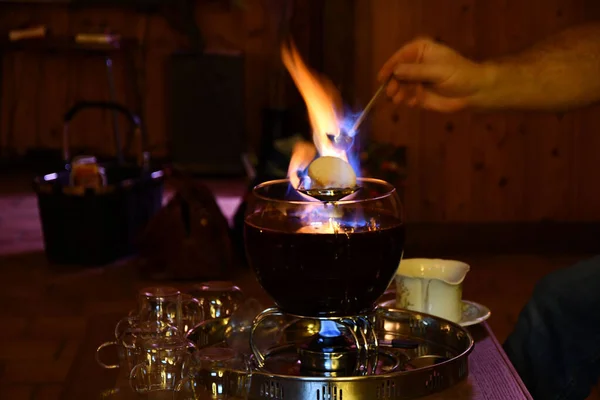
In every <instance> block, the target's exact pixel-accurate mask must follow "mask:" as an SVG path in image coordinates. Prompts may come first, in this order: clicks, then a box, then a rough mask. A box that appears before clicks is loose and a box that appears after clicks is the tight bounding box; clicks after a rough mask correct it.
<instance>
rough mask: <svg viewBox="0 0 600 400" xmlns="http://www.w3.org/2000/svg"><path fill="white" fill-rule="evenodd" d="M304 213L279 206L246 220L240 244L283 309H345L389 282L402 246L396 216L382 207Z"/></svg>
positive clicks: (337, 312)
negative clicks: (290, 212)
mask: <svg viewBox="0 0 600 400" xmlns="http://www.w3.org/2000/svg"><path fill="white" fill-rule="evenodd" d="M320 207H322V208H318V209H316V210H315V211H316V214H320V215H321V218H320V219H317V218H315V217H314V216H313V217H311V218H310V219H309V220H310V221H311V222H310V223H307V215H306V213H304V214H302V213H300V214H299V215H297V216H295V215H293V214H292V215H290V214H289V213H288V214H285V213H282V212H281V211H277V210H269V211H263V212H257V213H255V214H251V215H249V216H248V217H247V218H246V221H245V238H246V251H247V254H248V259H249V261H250V264H251V266H252V268H253V270H254V272H255V273H256V276H257V278H258V280H259V282H260V284H261V285H262V287H263V288H264V289H265V291H266V292H267V293H268V294H269V295H270V296H271V297H272V298H273V300H274V301H275V302H276V303H277V305H278V306H279V308H281V310H282V311H284V312H286V313H290V314H297V315H303V316H347V315H358V314H361V313H364V312H368V311H370V310H371V309H372V308H373V306H374V303H375V301H376V300H377V299H378V298H379V297H380V296H381V295H382V294H383V292H384V291H385V289H386V288H387V287H388V285H389V284H390V282H391V281H392V279H393V278H394V274H395V272H396V269H397V268H398V263H399V262H400V259H401V257H402V253H403V250H404V225H403V224H402V221H401V220H400V219H399V218H397V217H395V216H393V215H392V214H387V213H386V212H385V211H383V210H382V209H379V208H378V209H369V208H362V207H356V208H349V207H348V208H344V209H343V210H336V209H335V208H333V207H332V206H328V207H329V209H328V211H327V212H323V210H325V209H326V208H327V206H324V205H321V206H320Z"/></svg>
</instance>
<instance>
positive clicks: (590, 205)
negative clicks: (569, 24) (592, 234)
mask: <svg viewBox="0 0 600 400" xmlns="http://www.w3.org/2000/svg"><path fill="white" fill-rule="evenodd" d="M582 2H583V14H584V15H583V19H584V21H596V22H597V21H599V20H600V2H597V1H594V0H582ZM576 114H577V117H578V120H577V123H576V125H575V129H574V130H573V154H574V155H573V160H572V164H573V165H572V168H571V181H572V182H573V185H572V187H571V198H572V200H571V201H572V203H573V205H574V208H573V216H572V218H571V219H574V220H579V221H582V220H595V221H597V220H599V219H600V189H598V186H599V182H600V168H598V151H599V150H598V149H600V134H599V129H598V126H599V124H600V105H595V106H592V107H588V108H586V109H583V110H580V111H578V112H577V113H576Z"/></svg>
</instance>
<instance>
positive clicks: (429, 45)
mask: <svg viewBox="0 0 600 400" xmlns="http://www.w3.org/2000/svg"><path fill="white" fill-rule="evenodd" d="M391 74H394V78H395V79H392V80H391V82H390V83H389V85H388V88H387V93H388V95H389V96H390V97H392V98H393V99H394V102H395V103H397V104H399V103H402V102H405V103H407V104H408V105H411V106H416V105H418V106H421V107H423V108H427V109H433V110H437V111H443V112H452V111H457V110H460V109H464V108H474V109H484V110H492V109H529V110H534V109H535V110H553V111H563V110H568V109H572V108H576V107H582V106H586V105H589V104H592V103H594V102H597V101H599V100H600V23H598V24H588V25H582V26H577V27H574V28H570V29H566V30H564V31H561V32H559V33H557V34H555V35H551V36H549V37H548V38H546V39H545V40H543V41H541V42H538V43H537V44H535V45H533V46H531V47H530V48H528V49H527V50H525V51H522V52H519V53H516V54H513V55H509V56H506V57H501V58H498V59H492V60H487V61H484V62H475V61H472V60H469V59H467V58H465V57H463V56H462V55H460V54H459V53H457V52H456V51H454V50H452V49H450V48H449V47H446V46H444V45H442V44H439V43H435V42H433V41H431V40H429V39H417V40H415V41H413V42H411V43H408V44H407V45H405V46H404V47H402V48H401V49H400V50H398V51H397V52H396V53H395V54H394V55H393V56H392V57H391V58H390V59H389V60H388V61H387V62H386V63H385V64H384V66H383V67H382V69H381V71H380V73H379V79H380V80H382V81H384V80H385V79H386V78H388V77H389V76H390V75H391ZM399 81H401V82H404V83H403V84H399V83H398V82H399ZM423 82H426V83H423ZM406 83H408V85H407V84H406ZM411 87H412V89H411Z"/></svg>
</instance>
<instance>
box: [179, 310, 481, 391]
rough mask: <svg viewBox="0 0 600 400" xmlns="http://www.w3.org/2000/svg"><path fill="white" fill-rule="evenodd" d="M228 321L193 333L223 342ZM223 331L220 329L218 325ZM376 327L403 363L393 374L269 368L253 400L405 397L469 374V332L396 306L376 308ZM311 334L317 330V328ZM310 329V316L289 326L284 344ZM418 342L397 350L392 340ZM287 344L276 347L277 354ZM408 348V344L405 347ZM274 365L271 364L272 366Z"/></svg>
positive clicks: (254, 384) (256, 374)
mask: <svg viewBox="0 0 600 400" xmlns="http://www.w3.org/2000/svg"><path fill="white" fill-rule="evenodd" d="M224 325H226V322H225V321H223V320H211V321H205V323H203V324H200V325H199V326H198V327H196V328H195V329H194V330H192V331H191V332H190V334H189V335H188V337H189V338H190V339H192V340H194V341H196V342H197V343H198V345H199V346H210V345H219V344H222V343H223V335H224V332H225V330H226V329H224V328H223V327H224ZM217 326H218V327H219V329H215V327H217ZM375 331H376V333H377V336H378V339H379V341H380V347H379V348H380V351H381V352H382V354H384V353H385V354H395V358H396V360H399V362H400V366H399V367H398V365H396V367H394V368H391V369H390V371H391V372H385V371H380V372H379V373H377V374H373V375H366V376H346V377H315V376H296V375H285V374H276V373H272V372H270V371H269V370H267V369H266V368H262V369H256V370H254V371H253V372H252V377H251V384H250V391H249V392H250V393H249V397H248V398H249V399H252V400H263V399H265V400H266V399H269V400H367V399H369V400H404V399H414V398H418V397H423V396H426V395H429V394H432V393H435V392H439V391H442V390H444V389H447V388H449V387H451V386H453V385H455V384H456V383H458V382H460V381H461V380H463V379H465V378H466V377H467V376H468V373H469V368H468V356H469V354H470V353H471V351H472V350H473V347H474V341H473V338H472V337H471V335H470V334H469V332H468V331H467V330H466V329H465V328H463V327H461V326H460V325H458V324H455V323H452V322H449V321H446V320H444V319H441V318H438V317H435V316H432V315H428V314H423V313H418V312H413V311H408V310H399V309H393V308H384V307H379V308H377V310H376V311H375ZM311 332H314V331H312V330H311ZM310 334H312V333H310V332H309V329H308V325H307V323H306V319H302V320H298V321H295V322H292V323H290V324H287V325H285V329H283V330H281V332H280V339H281V340H282V342H284V343H287V346H289V343H290V342H293V341H295V340H297V339H299V338H301V337H307V336H309V335H310ZM392 341H395V342H396V341H400V342H403V343H406V342H412V343H414V345H413V346H407V347H405V348H401V349H398V348H394V347H391V346H386V345H385V344H386V343H388V344H389V343H392ZM283 347H285V345H281V344H280V345H278V346H275V347H272V348H270V350H269V351H268V352H267V353H273V352H277V351H278V349H281V348H283ZM401 347H402V346H401ZM267 367H268V366H267Z"/></svg>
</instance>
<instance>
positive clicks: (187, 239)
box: [140, 178, 234, 280]
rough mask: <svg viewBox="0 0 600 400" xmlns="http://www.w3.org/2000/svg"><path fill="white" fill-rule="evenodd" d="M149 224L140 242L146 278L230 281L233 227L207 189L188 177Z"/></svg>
mask: <svg viewBox="0 0 600 400" xmlns="http://www.w3.org/2000/svg"><path fill="white" fill-rule="evenodd" d="M175 185H176V190H177V191H176V193H175V195H174V196H173V198H172V199H171V200H170V201H169V203H168V204H167V205H166V206H165V207H164V208H163V209H162V210H161V211H160V212H158V213H157V214H156V215H155V217H154V218H153V219H152V220H151V221H150V223H149V224H148V228H147V229H146V231H145V233H144V235H143V237H142V240H141V243H140V254H141V262H142V274H143V275H145V276H146V277H148V278H151V279H195V280H223V279H229V278H230V275H231V272H232V268H233V260H234V257H233V254H232V248H231V240H230V237H229V224H228V222H227V219H226V218H225V216H224V215H223V213H222V212H221V209H220V208H219V206H218V204H217V202H216V200H215V197H214V195H213V194H212V192H211V191H210V189H208V187H206V186H205V185H204V184H202V183H200V182H195V181H193V180H192V179H189V178H185V179H183V180H180V181H179V182H176V183H175Z"/></svg>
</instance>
